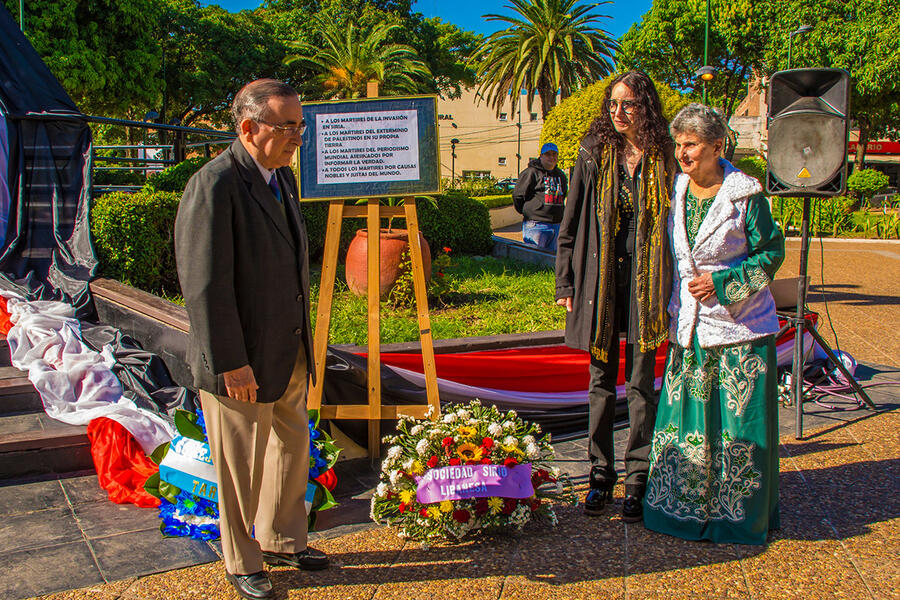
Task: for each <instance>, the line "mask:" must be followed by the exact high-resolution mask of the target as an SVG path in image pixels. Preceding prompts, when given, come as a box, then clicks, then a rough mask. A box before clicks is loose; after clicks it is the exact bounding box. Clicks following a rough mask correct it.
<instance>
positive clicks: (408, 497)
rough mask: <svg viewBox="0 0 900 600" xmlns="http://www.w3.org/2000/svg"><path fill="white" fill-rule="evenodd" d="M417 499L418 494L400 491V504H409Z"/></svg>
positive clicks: (410, 491)
mask: <svg viewBox="0 0 900 600" xmlns="http://www.w3.org/2000/svg"><path fill="white" fill-rule="evenodd" d="M415 497H416V493H415V492H414V491H413V490H401V491H400V502H403V503H404V504H409V503H410V502H412V501H413V498H415Z"/></svg>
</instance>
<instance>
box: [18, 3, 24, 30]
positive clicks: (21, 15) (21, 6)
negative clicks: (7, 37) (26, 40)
mask: <svg viewBox="0 0 900 600" xmlns="http://www.w3.org/2000/svg"><path fill="white" fill-rule="evenodd" d="M19 29H21V30H22V33H25V0H19Z"/></svg>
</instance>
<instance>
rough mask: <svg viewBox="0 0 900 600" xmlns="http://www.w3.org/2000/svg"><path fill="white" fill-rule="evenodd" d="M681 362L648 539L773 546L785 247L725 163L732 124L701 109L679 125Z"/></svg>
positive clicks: (675, 233)
mask: <svg viewBox="0 0 900 600" xmlns="http://www.w3.org/2000/svg"><path fill="white" fill-rule="evenodd" d="M670 130H671V132H672V136H673V138H674V139H675V144H676V150H675V158H676V159H677V160H678V162H679V164H680V165H681V169H682V171H683V172H682V174H680V175H679V176H678V178H677V179H676V181H675V186H674V190H673V192H672V208H671V211H670V213H669V215H670V216H669V238H670V240H671V245H672V251H673V255H674V258H675V275H674V278H673V283H672V299H671V301H670V303H669V314H670V315H671V317H672V320H671V324H670V328H669V356H668V361H667V364H666V374H665V378H664V381H663V388H662V393H661V397H660V401H659V408H658V411H657V417H656V428H655V431H654V435H653V443H652V448H651V453H650V472H649V476H648V481H647V493H646V495H645V497H644V525H645V526H646V527H647V528H648V529H652V530H654V531H659V532H662V533H667V534H670V535H674V536H678V537H681V538H685V539H690V540H701V539H702V540H711V541H714V542H719V543H742V544H764V543H765V541H766V535H767V533H768V531H769V529H773V528H777V527H778V525H779V521H778V412H777V393H776V364H775V339H774V337H775V335H774V334H775V333H776V332H777V331H778V317H777V316H776V314H775V302H774V300H773V299H772V294H771V293H770V292H769V289H768V287H767V286H768V283H769V282H770V281H771V280H772V277H774V275H775V271H777V270H778V267H779V266H781V263H782V261H783V260H784V238H783V237H782V235H781V232H780V231H779V230H778V227H776V225H775V222H774V221H773V220H772V215H771V212H770V210H769V204H768V201H767V200H766V198H765V197H764V196H763V195H762V187H761V186H760V183H759V181H757V180H756V179H755V178H753V177H750V176H748V175H746V174H745V173H743V172H741V171H740V170H738V169H736V168H735V167H734V166H733V165H732V164H731V163H729V162H728V161H726V160H723V159H722V158H720V156H719V155H720V154H721V151H722V146H723V141H724V137H725V132H726V129H725V122H724V121H723V119H722V117H721V116H719V114H718V113H717V112H715V111H714V110H712V109H710V108H707V107H705V106H703V105H700V104H690V105H688V106H686V107H685V108H684V109H682V110H681V112H679V113H678V115H677V116H676V117H675V119H674V120H673V121H672V124H671V127H670Z"/></svg>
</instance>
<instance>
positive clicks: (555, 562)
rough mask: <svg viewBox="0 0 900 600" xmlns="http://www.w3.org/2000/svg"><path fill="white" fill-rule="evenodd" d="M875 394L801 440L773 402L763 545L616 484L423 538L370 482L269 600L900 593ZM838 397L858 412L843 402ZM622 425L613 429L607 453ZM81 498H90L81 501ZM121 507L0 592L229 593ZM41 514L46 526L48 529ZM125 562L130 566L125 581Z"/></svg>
mask: <svg viewBox="0 0 900 600" xmlns="http://www.w3.org/2000/svg"><path fill="white" fill-rule="evenodd" d="M861 379H863V380H864V381H875V382H878V381H890V380H900V369H896V368H895V369H884V370H882V369H869V368H864V369H863V373H862V374H861ZM872 397H873V399H874V400H875V401H876V403H878V405H879V407H880V408H881V409H882V410H881V411H880V412H878V413H873V412H871V411H867V410H847V411H842V412H835V411H826V410H825V409H823V408H821V407H818V406H816V405H812V404H810V405H808V406H809V408H808V410H809V412H810V414H809V415H808V416H807V417H806V421H805V423H806V424H807V429H806V430H805V431H806V435H805V437H804V439H803V440H795V439H794V436H793V434H792V433H791V432H793V410H792V409H782V410H781V413H780V417H781V420H782V422H781V430H782V434H783V437H782V445H781V457H782V458H781V505H782V522H783V528H782V529H781V530H780V531H775V532H772V534H771V536H770V540H769V543H768V545H767V546H765V547H754V546H742V545H734V544H711V543H702V542H688V541H683V540H679V539H676V538H672V537H668V536H664V535H661V534H656V533H653V532H649V531H647V530H645V529H644V528H643V526H642V525H640V524H632V525H630V524H626V523H624V522H623V521H622V520H621V519H620V518H619V515H618V510H619V509H620V506H621V505H620V503H621V499H622V496H623V490H622V486H621V485H620V486H618V488H617V489H616V506H615V507H614V508H613V509H610V510H609V512H608V514H607V515H604V516H601V517H594V518H590V517H586V516H584V514H583V513H582V510H581V508H580V507H562V508H560V509H559V514H560V525H559V526H558V527H557V528H552V527H549V526H548V525H544V524H532V525H529V526H528V527H526V529H525V531H524V532H522V533H521V534H517V535H511V536H496V537H491V538H486V539H478V540H474V541H470V542H467V543H464V544H462V545H458V546H433V547H430V548H426V547H423V546H422V545H421V544H418V543H413V542H404V541H403V540H401V539H399V538H398V537H397V536H396V535H395V534H394V532H393V531H392V530H390V529H389V528H386V527H382V526H377V525H374V524H373V523H371V522H369V520H368V499H369V498H370V494H371V490H370V489H367V491H364V492H361V493H359V494H357V495H355V496H352V497H345V498H342V499H341V502H342V506H341V507H340V508H339V509H335V510H333V511H330V512H326V513H323V515H322V518H320V525H321V526H322V528H323V531H320V532H318V533H316V534H314V535H313V536H312V538H311V541H312V545H314V546H316V547H318V548H320V549H322V550H324V551H326V552H328V553H329V555H330V556H331V558H332V561H333V565H334V566H333V567H332V568H331V569H329V570H328V571H325V572H322V573H303V572H296V571H293V570H291V569H287V568H273V569H272V570H271V571H270V574H271V576H272V580H273V582H274V584H275V586H276V590H277V597H278V598H280V599H284V598H289V599H301V598H321V599H332V598H334V599H337V598H354V599H355V598H360V599H367V600H368V599H387V598H403V599H405V600H411V599H416V598H423V599H425V598H427V599H432V598H466V599H469V598H471V599H481V598H485V599H488V598H491V599H494V598H496V599H513V598H523V599H524V598H527V599H535V598H548V599H549V598H554V599H555V598H593V597H603V598H627V599H629V600H632V599H633V600H637V599H642V600H643V599H650V598H748V599H749V598H753V599H768V598H772V599H781V598H798V599H801V598H802V599H805V600H808V599H818V598H854V599H858V598H870V599H877V600H881V599H887V598H900V561H898V556H900V497H898V494H897V491H898V488H897V481H900V435H898V432H900V411H898V410H897V409H898V408H900V388H897V387H892V386H879V387H877V388H873V390H872ZM841 406H842V407H843V408H848V409H852V408H854V405H853V404H852V403H841ZM624 434H625V431H618V432H617V434H616V438H617V453H618V455H619V456H621V452H622V446H623V444H624ZM585 443H586V442H585V440H584V439H583V438H582V439H575V440H570V441H566V442H562V443H558V444H556V448H557V452H558V458H559V461H560V466H561V467H562V468H563V469H564V470H566V471H568V472H569V473H570V474H571V475H573V476H574V478H575V481H576V484H577V485H578V487H579V489H580V490H581V491H584V490H585V489H586V474H587V464H586V462H585V461H584V457H585V454H586V450H585ZM619 468H620V470H621V464H620V465H619ZM75 481H77V482H78V483H77V484H76V485H74V486H73V485H72V484H71V483H70V484H63V487H64V489H67V488H69V487H73V489H76V488H77V487H78V486H82V487H83V488H85V489H84V490H83V493H85V494H94V493H95V492H92V491H88V490H87V489H86V488H87V486H88V485H89V483H90V478H82V480H81V481H78V480H75ZM373 482H374V478H373V477H372V475H371V473H370V472H369V473H366V472H365V470H364V471H361V472H360V473H359V474H357V476H356V477H354V478H353V481H352V484H353V485H355V486H356V487H357V488H358V489H364V488H370V487H371V486H372V484H373ZM74 500H75V504H74V505H73V506H74V508H73V513H74V515H75V518H76V519H78V520H84V519H86V518H87V517H85V516H84V515H89V514H91V513H92V512H93V513H98V512H102V511H106V512H107V513H109V512H110V511H111V512H117V511H119V510H120V507H115V506H114V505H112V504H110V503H109V502H107V501H105V500H102V499H97V498H95V499H94V500H93V501H90V500H88V499H87V497H86V496H85V497H82V498H80V501H79V498H77V497H76V498H74ZM90 502H93V504H94V505H95V506H93V507H92V508H89V509H87V508H85V505H86V504H88V503H90ZM19 508H20V509H23V508H25V507H24V506H20V507H19ZM5 510H6V511H7V513H9V512H10V510H11V509H10V508H7V509H5ZM46 510H50V509H46ZM54 510H56V509H54ZM121 510H122V511H123V512H122V516H120V519H121V518H124V515H125V514H126V513H127V515H129V517H128V518H133V517H134V516H135V515H139V518H138V521H137V522H136V524H135V525H134V529H135V530H136V531H134V532H133V533H132V534H128V533H127V532H126V533H120V534H118V535H117V536H115V537H117V538H118V541H116V542H114V543H113V542H109V541H104V540H105V539H106V538H104V536H103V535H101V534H102V533H103V531H102V530H97V529H94V530H91V528H90V527H88V529H87V530H85V531H84V536H85V537H86V538H87V548H88V549H89V550H90V552H92V553H93V559H92V558H91V556H85V557H81V558H80V559H79V560H76V559H75V558H73V557H72V556H70V555H69V552H68V551H67V550H66V548H67V546H66V543H62V544H58V546H59V552H58V553H57V556H56V559H55V561H54V560H53V559H52V558H51V559H45V560H42V561H32V560H29V552H28V551H27V550H25V551H21V552H20V553H17V556H11V555H6V556H4V557H3V563H4V564H5V565H6V568H5V569H4V570H5V573H4V574H3V575H0V592H2V590H4V589H5V590H6V593H4V594H2V597H3V598H5V599H8V600H13V599H15V598H23V597H24V596H27V595H28V594H27V592H26V591H25V589H24V588H23V587H22V586H20V585H17V582H18V581H22V580H25V579H28V578H31V580H32V581H43V584H42V585H51V586H52V587H49V588H48V587H44V588H43V589H45V590H46V589H69V588H78V587H81V586H87V587H81V589H75V590H72V591H66V592H62V593H56V594H51V595H47V596H41V598H44V599H46V600H82V599H84V600H88V599H90V600H115V599H121V600H163V599H165V600H177V599H185V600H188V599H191V600H193V599H197V598H215V599H218V598H223V599H224V598H227V599H231V598H237V595H236V594H235V593H234V592H233V591H232V590H231V588H230V587H229V585H228V584H227V583H226V582H225V579H224V567H223V565H222V562H221V561H220V560H218V556H209V554H208V553H210V551H211V550H212V551H213V552H215V554H216V555H218V553H219V552H218V550H219V549H218V546H217V545H216V544H213V545H208V544H204V543H201V542H195V541H192V540H183V539H168V540H164V539H161V538H160V537H159V534H158V532H155V536H156V537H155V538H154V537H153V536H152V535H150V532H151V530H150V529H147V527H148V526H149V525H150V521H152V519H153V518H154V511H152V510H151V509H137V508H134V507H122V508H121ZM12 512H15V508H13V509H12ZM95 518H96V517H95ZM11 519H12V521H13V522H10V520H11ZM48 523H49V524H48V526H47V528H45V530H44V533H45V534H46V533H47V531H48V529H52V527H53V525H52V522H50V521H48ZM2 533H3V535H2V536H0V539H4V540H7V541H6V542H5V543H6V544H7V545H12V544H16V543H17V541H18V543H23V544H25V545H26V546H27V545H29V544H31V545H32V546H36V545H37V543H38V541H37V539H36V538H35V535H36V534H34V535H30V536H28V539H25V540H22V538H21V537H20V536H18V535H16V534H17V533H19V532H18V531H17V529H16V527H15V515H14V514H13V515H10V516H7V517H6V518H5V519H4V526H3V532H2ZM130 539H132V540H133V541H134V543H132V544H129V543H128V542H129V540H130ZM13 540H16V541H13ZM110 546H113V547H114V549H115V552H111V551H110ZM0 553H2V548H0ZM191 553H193V556H194V558H193V563H194V564H195V566H190V567H187V568H175V569H174V570H168V571H166V572H161V573H160V572H158V571H163V570H165V569H172V568H173V565H171V562H170V561H171V560H172V557H173V556H174V557H177V558H178V560H187V559H188V558H189V556H190V555H191ZM209 561H212V562H209ZM197 563H205V564H197ZM189 564H190V563H189ZM129 568H130V569H131V575H130V576H127V577H126V576H124V575H122V573H124V572H126V571H127V570H128V569H129ZM36 571H38V572H40V573H35V572H36ZM95 572H96V573H100V574H101V576H100V577H99V578H97V579H96V581H97V583H95V584H89V583H86V582H85V578H90V577H94V576H95V575H94V573H95ZM142 573H154V574H148V575H141V574H142ZM117 574H118V577H117ZM104 582H106V583H104ZM23 592H25V593H23Z"/></svg>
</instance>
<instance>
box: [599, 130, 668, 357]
mask: <svg viewBox="0 0 900 600" xmlns="http://www.w3.org/2000/svg"><path fill="white" fill-rule="evenodd" d="M618 164H619V160H618V151H617V150H616V148H615V147H614V146H604V147H603V149H602V151H601V153H600V164H599V170H598V177H597V222H598V225H599V246H600V256H599V259H600V264H599V266H598V278H599V281H598V290H597V292H598V293H597V320H596V323H597V329H596V333H595V334H594V340H593V342H592V343H591V354H592V355H593V356H594V358H596V359H598V360H600V361H602V362H606V361H607V359H608V356H607V352H608V350H607V349H608V348H609V346H610V338H611V337H612V335H613V333H614V332H615V330H616V328H615V327H614V326H613V320H614V317H615V314H616V301H617V298H616V297H615V296H616V294H615V281H614V280H613V279H614V272H615V271H614V263H615V258H616V257H615V237H616V232H617V230H618V224H619V219H618V217H617V214H616V210H617V204H618V202H617V194H618V189H619V188H618ZM674 179H675V168H674V161H672V160H666V157H664V155H663V153H662V152H660V151H659V150H656V149H648V150H647V151H645V152H644V161H643V163H642V166H641V187H640V193H639V194H638V197H637V198H635V204H634V208H635V211H636V213H637V214H636V218H637V219H638V222H637V231H636V237H635V243H634V246H635V248H634V260H635V263H636V269H635V273H636V276H637V281H636V282H635V284H636V285H635V286H633V293H634V294H636V296H637V305H638V331H637V336H636V337H637V341H638V345H639V346H640V349H641V352H648V351H650V350H653V349H655V348H657V347H659V345H660V344H662V342H663V341H664V340H665V339H666V336H667V335H668V329H669V313H668V304H669V295H670V294H671V292H672V255H671V252H670V250H669V241H668V232H667V228H668V220H669V193H670V192H671V190H672V182H673V181H674ZM624 300H625V301H626V302H628V301H629V299H628V298H625V299H624Z"/></svg>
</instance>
